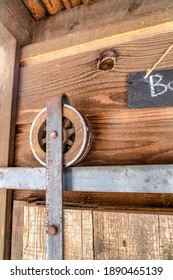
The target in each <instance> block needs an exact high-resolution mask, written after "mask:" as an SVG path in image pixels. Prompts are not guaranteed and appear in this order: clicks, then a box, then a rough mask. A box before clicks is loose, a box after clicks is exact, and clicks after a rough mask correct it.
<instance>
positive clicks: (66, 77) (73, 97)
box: [15, 24, 173, 166]
mask: <svg viewBox="0 0 173 280" xmlns="http://www.w3.org/2000/svg"><path fill="white" fill-rule="evenodd" d="M172 32H173V28H172V24H168V25H167V24H166V25H164V26H161V27H159V26H157V28H154V27H153V29H149V30H147V31H144V32H141V33H140V32H139V33H138V32H136V33H135V35H134V34H131V35H129V36H124V37H121V36H120V37H116V38H114V37H113V38H110V39H109V40H103V42H104V49H105V48H111V49H113V50H114V51H116V53H117V61H116V66H115V69H114V70H112V71H108V72H104V71H97V67H96V65H97V61H98V59H99V57H100V54H101V53H102V52H103V50H104V49H103V44H102V42H96V45H95V44H94V43H93V44H91V45H90V44H88V45H87V46H86V45H85V46H84V50H83V47H82V46H81V48H80V51H81V54H82V55H81V54H76V55H71V56H70V51H69V53H68V56H66V54H65V56H64V57H63V54H64V53H63V51H62V52H59V53H58V54H55V55H53V56H51V55H50V56H46V58H44V59H43V60H42V59H38V60H37V62H36V63H34V64H33V63H32V61H30V62H29V61H28V62H27V64H26V65H25V66H24V67H21V71H20V75H21V76H20V77H21V79H20V90H19V102H18V118H17V125H18V133H17V135H16V161H15V164H16V166H35V165H37V166H38V164H37V163H36V162H35V160H34V159H33V157H32V155H31V152H30V148H29V145H28V139H29V130H30V124H31V123H32V122H33V119H34V117H35V116H36V114H37V113H38V112H39V111H40V110H41V109H42V108H44V107H45V105H46V100H47V98H48V96H51V95H54V94H55V92H56V94H58V93H59V94H60V93H62V92H65V93H66V94H67V95H68V96H69V98H70V101H71V104H72V105H73V106H74V107H76V108H77V109H78V110H80V111H81V112H82V113H84V114H85V115H86V116H87V117H88V120H89V122H90V124H91V128H92V146H91V149H90V152H89V154H88V155H87V157H86V158H85V159H84V161H83V162H82V163H81V165H127V164H131V165H134V164H149V163H150V164H151V163H153V164H158V163H171V162H172V157H173V152H172V151H173V146H172V142H171V141H169V139H171V138H172V133H173V130H172V118H173V109H172V108H158V109H155V108H154V109H143V110H132V109H128V108H127V75H128V73H132V72H138V71H146V69H148V68H149V67H150V65H152V64H153V62H154V61H155V60H157V58H158V57H160V55H162V53H163V51H164V50H165V49H166V48H167V46H168V45H169V44H170V42H171V34H172ZM156 34H157V41H156V40H155V37H154V36H156ZM138 37H139V38H138ZM116 42H117V44H116ZM96 47H98V49H96ZM77 50H78V51H79V48H78V47H76V49H75V52H77ZM60 56H61V58H60ZM172 56H173V52H170V53H169V54H168V55H167V57H166V58H165V59H164V61H162V63H161V64H160V65H159V68H160V69H169V68H172V63H171V61H172Z"/></svg>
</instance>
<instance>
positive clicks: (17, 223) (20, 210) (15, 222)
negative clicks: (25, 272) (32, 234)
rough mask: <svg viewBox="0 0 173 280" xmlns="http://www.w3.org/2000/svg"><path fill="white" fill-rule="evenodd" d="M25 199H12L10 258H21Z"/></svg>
mask: <svg viewBox="0 0 173 280" xmlns="http://www.w3.org/2000/svg"><path fill="white" fill-rule="evenodd" d="M25 204H26V201H17V200H14V201H13V218H12V241H11V260H22V259H23V224H24V205H25Z"/></svg>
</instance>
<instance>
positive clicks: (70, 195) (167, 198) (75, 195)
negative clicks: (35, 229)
mask: <svg viewBox="0 0 173 280" xmlns="http://www.w3.org/2000/svg"><path fill="white" fill-rule="evenodd" d="M31 196H33V197H36V196H38V197H40V198H41V199H42V200H45V191H32V190H26V191H22V190H17V191H16V190H15V191H14V192H13V199H14V200H21V199H26V198H27V197H31ZM64 201H65V202H66V203H67V204H68V205H69V204H70V205H71V204H72V205H73V204H75V205H76V204H81V203H82V204H88V205H93V204H94V205H102V206H103V207H109V208H110V209H111V208H113V209H114V210H128V211H150V212H159V209H160V208H162V211H163V212H166V213H168V212H172V209H173V194H148V193H145V194H142V195H141V194H137V193H135V194H134V193H113V194H112V193H94V192H92V193H91V192H71V191H67V192H64Z"/></svg>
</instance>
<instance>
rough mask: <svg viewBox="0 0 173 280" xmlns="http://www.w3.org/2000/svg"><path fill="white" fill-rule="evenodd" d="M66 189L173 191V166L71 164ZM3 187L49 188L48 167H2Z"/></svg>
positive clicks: (138, 191)
mask: <svg viewBox="0 0 173 280" xmlns="http://www.w3.org/2000/svg"><path fill="white" fill-rule="evenodd" d="M63 174H64V176H63V177H64V178H63V190H66V191H93V192H132V193H173V165H172V164H169V165H140V166H92V167H69V168H66V169H64V170H63ZM0 188H5V189H22V190H27V189H32V190H46V168H0Z"/></svg>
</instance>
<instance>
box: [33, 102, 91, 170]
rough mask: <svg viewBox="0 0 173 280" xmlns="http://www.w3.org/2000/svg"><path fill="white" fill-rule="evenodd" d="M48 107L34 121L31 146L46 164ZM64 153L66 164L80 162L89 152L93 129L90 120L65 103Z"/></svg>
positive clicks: (43, 163)
mask: <svg viewBox="0 0 173 280" xmlns="http://www.w3.org/2000/svg"><path fill="white" fill-rule="evenodd" d="M46 118H47V110H46V108H45V109H44V110H42V111H41V112H40V113H39V114H38V115H37V116H36V118H35V120H34V122H33V123H32V126H31V130H30V147H31V150H32V153H33V155H34V157H35V158H36V159H37V160H38V161H39V162H40V163H41V164H42V165H44V166H46ZM62 122H63V155H64V160H63V162H64V166H66V167H68V166H72V165H75V164H76V163H79V162H80V161H81V160H82V159H83V158H84V157H85V156H86V154H87V153H88V151H89V148H90V144H91V129H90V125H89V122H88V120H87V119H86V118H85V117H84V116H83V115H82V114H81V113H80V112H79V111H78V110H76V109H75V108H74V107H72V106H70V105H67V104H64V105H63V119H62Z"/></svg>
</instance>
